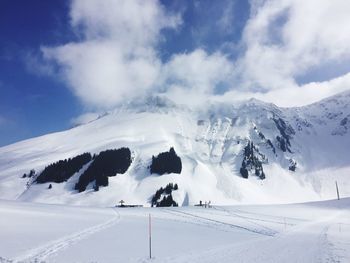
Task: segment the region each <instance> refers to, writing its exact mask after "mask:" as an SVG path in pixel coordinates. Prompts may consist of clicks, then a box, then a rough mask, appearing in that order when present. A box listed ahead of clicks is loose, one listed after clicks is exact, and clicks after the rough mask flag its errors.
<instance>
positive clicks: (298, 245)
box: [0, 198, 350, 263]
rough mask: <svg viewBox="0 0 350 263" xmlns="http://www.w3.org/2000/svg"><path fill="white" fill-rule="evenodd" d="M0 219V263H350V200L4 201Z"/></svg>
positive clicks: (0, 209)
mask: <svg viewBox="0 0 350 263" xmlns="http://www.w3.org/2000/svg"><path fill="white" fill-rule="evenodd" d="M149 213H150V214H151V215H152V224H153V228H152V229H153V237H152V238H153V240H152V243H153V257H152V259H151V260H150V259H148V255H149V254H148V253H149V252H148V215H149ZM0 215H1V217H0V237H1V239H0V262H308V263H309V262H350V198H345V199H342V200H339V201H338V200H332V201H322V202H314V203H304V204H288V205H240V206H238V205H237V206H213V207H212V208H203V207H193V206H188V207H176V208H175V207H173V208H111V207H109V208H93V207H80V206H66V205H50V204H38V203H26V202H19V201H4V200H2V201H0Z"/></svg>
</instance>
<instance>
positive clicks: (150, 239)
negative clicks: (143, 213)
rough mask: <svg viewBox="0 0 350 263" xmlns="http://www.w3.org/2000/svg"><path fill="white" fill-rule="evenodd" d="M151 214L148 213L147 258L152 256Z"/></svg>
mask: <svg viewBox="0 0 350 263" xmlns="http://www.w3.org/2000/svg"><path fill="white" fill-rule="evenodd" d="M151 223H152V222H151V214H149V215H148V228H149V229H148V231H149V258H150V259H151V258H152V224H151Z"/></svg>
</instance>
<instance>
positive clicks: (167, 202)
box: [151, 183, 179, 207]
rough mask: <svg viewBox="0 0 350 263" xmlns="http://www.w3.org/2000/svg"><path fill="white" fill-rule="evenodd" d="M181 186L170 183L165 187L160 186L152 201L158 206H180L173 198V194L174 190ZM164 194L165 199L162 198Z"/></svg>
mask: <svg viewBox="0 0 350 263" xmlns="http://www.w3.org/2000/svg"><path fill="white" fill-rule="evenodd" d="M178 189H179V187H178V185H177V184H173V183H169V184H167V185H166V187H165V188H163V187H161V188H159V189H158V190H157V191H156V193H155V194H154V196H153V197H152V200H151V203H152V206H157V207H165V206H178V204H177V203H176V202H175V201H174V200H173V196H172V195H171V193H172V191H173V190H174V191H176V190H178ZM162 195H163V199H162V200H161V201H159V200H160V199H161V197H162Z"/></svg>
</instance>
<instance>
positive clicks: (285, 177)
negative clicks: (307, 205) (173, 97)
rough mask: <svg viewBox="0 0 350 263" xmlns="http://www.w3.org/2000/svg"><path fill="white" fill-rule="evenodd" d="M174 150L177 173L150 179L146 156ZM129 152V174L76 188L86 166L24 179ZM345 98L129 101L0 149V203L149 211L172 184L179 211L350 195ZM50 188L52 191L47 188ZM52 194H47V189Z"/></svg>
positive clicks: (349, 117)
mask: <svg viewBox="0 0 350 263" xmlns="http://www.w3.org/2000/svg"><path fill="white" fill-rule="evenodd" d="M171 147H173V148H174V150H175V152H176V155H177V156H179V157H180V159H181V166H182V167H181V168H182V169H181V171H180V173H170V174H163V175H159V174H155V173H154V174H151V173H150V166H151V164H152V156H157V155H158V154H160V153H162V152H167V151H169V149H170V148H171ZM120 148H128V149H130V153H131V164H130V166H129V167H127V170H126V172H125V173H118V174H117V175H116V176H112V177H108V179H109V185H108V186H105V187H99V189H98V190H99V191H95V190H96V189H94V184H95V182H94V181H93V179H92V181H88V182H87V186H86V189H84V190H83V191H81V192H79V191H77V190H75V188H76V183H77V182H79V180H80V177H81V175H82V174H83V173H84V172H85V171H86V170H87V169H89V166H91V163H93V160H90V159H89V160H88V161H87V162H86V163H84V165H83V166H82V167H81V169H80V170H79V171H78V172H77V173H75V174H74V175H73V176H72V177H69V178H68V179H67V180H66V181H65V180H62V181H63V182H60V183H55V182H44V183H37V182H35V179H37V178H35V176H34V177H29V178H28V177H27V176H26V177H25V178H22V175H23V174H24V173H28V172H29V171H30V170H31V169H35V170H36V172H37V174H40V173H41V172H42V171H43V169H44V168H45V167H47V166H48V165H50V164H52V163H55V162H57V161H59V160H64V159H68V158H73V157H75V156H77V155H80V154H83V153H86V152H89V153H91V155H93V154H96V155H97V154H99V153H100V152H102V151H106V150H108V149H120ZM349 149H350V92H349V91H348V92H344V93H341V94H338V95H336V96H333V97H331V98H328V99H325V100H322V101H320V102H318V103H315V104H312V105H309V106H305V107H298V108H279V107H277V106H276V105H273V104H268V103H265V102H262V101H258V100H255V99H251V100H248V101H244V102H231V103H222V102H221V103H219V102H214V101H212V102H208V103H206V104H203V105H202V106H196V107H189V106H182V105H179V104H176V103H175V102H172V101H170V100H169V99H167V98H165V97H160V96H158V97H151V98H148V99H146V101H145V100H143V101H142V100H140V101H134V102H132V103H129V104H127V105H124V106H123V107H120V108H118V109H116V110H115V111H113V112H111V113H109V114H106V115H104V116H102V117H100V118H99V119H97V120H95V121H92V122H90V123H87V124H85V125H81V126H78V127H75V128H73V129H70V130H67V131H63V132H58V133H53V134H48V135H45V136H41V137H38V138H33V139H29V140H26V141H22V142H18V143H15V144H12V145H9V146H5V147H2V148H0V168H1V169H0V198H2V199H8V200H21V201H34V202H44V203H62V204H79V205H101V206H106V205H115V204H116V203H117V202H118V201H119V200H121V199H123V200H125V201H126V202H127V203H129V204H130V203H132V204H144V205H150V203H151V200H152V197H153V196H154V194H155V192H156V191H157V190H158V189H160V188H161V187H163V188H164V187H165V186H166V185H167V184H169V183H173V184H177V186H178V189H177V190H174V191H173V192H172V196H173V198H174V200H175V201H176V202H177V203H178V204H179V205H188V204H194V203H198V202H199V201H200V200H202V201H203V202H204V201H209V200H210V201H211V202H212V203H215V204H234V203H289V202H302V201H311V200H323V199H331V198H335V197H336V191H335V181H337V182H338V185H339V190H340V194H341V195H342V196H350V183H349V180H348V176H349V173H350V158H349ZM50 184H51V187H49V185H50ZM49 188H50V189H49Z"/></svg>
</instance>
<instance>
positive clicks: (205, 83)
mask: <svg viewBox="0 0 350 263" xmlns="http://www.w3.org/2000/svg"><path fill="white" fill-rule="evenodd" d="M232 71H233V64H232V63H231V62H230V61H229V60H228V59H227V58H226V57H225V56H224V55H223V54H221V53H219V52H217V53H214V54H207V53H206V52H205V51H204V50H202V49H197V50H195V51H193V52H191V53H184V54H177V55H174V56H173V57H172V58H171V59H170V61H169V62H168V63H166V64H165V65H164V67H163V71H162V77H163V78H164V84H163V85H164V87H166V89H167V90H169V89H170V90H171V89H173V88H176V89H178V88H183V89H185V90H193V91H195V92H196V93H203V94H206V95H208V94H213V93H215V89H216V88H217V87H218V86H219V85H220V83H227V82H229V79H230V76H231V73H232Z"/></svg>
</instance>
